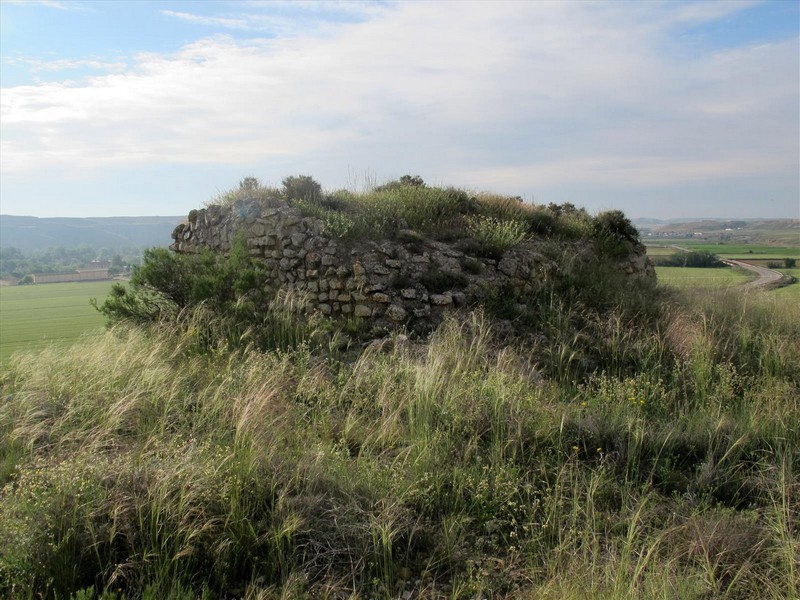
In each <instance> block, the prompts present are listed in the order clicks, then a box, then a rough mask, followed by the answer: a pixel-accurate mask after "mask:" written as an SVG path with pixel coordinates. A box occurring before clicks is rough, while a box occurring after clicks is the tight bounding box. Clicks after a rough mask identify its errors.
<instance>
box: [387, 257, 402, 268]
mask: <svg viewBox="0 0 800 600" xmlns="http://www.w3.org/2000/svg"><path fill="white" fill-rule="evenodd" d="M386 266H387V267H389V268H390V269H399V268H400V267H402V266H403V263H402V262H401V261H399V260H395V259H393V258H387V259H386Z"/></svg>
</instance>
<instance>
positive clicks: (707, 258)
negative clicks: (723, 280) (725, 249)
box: [654, 250, 726, 269]
mask: <svg viewBox="0 0 800 600" xmlns="http://www.w3.org/2000/svg"><path fill="white" fill-rule="evenodd" d="M654 262H655V264H656V265H659V266H663V267H693V268H706V269H718V268H721V267H725V266H726V265H725V263H724V262H722V261H721V260H720V259H719V257H718V256H717V255H716V254H712V253H711V252H708V251H706V250H692V251H690V252H675V253H673V254H671V255H670V256H663V257H656V258H655V259H654Z"/></svg>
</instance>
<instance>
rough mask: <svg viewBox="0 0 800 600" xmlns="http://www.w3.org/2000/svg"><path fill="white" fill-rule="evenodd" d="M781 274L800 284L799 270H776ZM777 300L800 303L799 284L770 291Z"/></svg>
mask: <svg viewBox="0 0 800 600" xmlns="http://www.w3.org/2000/svg"><path fill="white" fill-rule="evenodd" d="M778 270H779V271H780V272H781V273H785V274H786V275H791V276H792V277H794V278H795V279H796V280H797V281H798V282H800V269H778ZM770 293H771V294H774V295H775V297H777V298H786V299H790V298H791V299H793V300H796V301H800V283H793V284H791V285H786V286H784V287H780V288H777V289H775V290H772V291H770Z"/></svg>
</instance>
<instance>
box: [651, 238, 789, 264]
mask: <svg viewBox="0 0 800 600" xmlns="http://www.w3.org/2000/svg"><path fill="white" fill-rule="evenodd" d="M673 243H674V244H675V245H676V246H681V247H682V248H688V249H690V250H705V251H707V252H711V253H712V254H716V255H717V256H719V257H721V258H739V259H744V260H746V259H748V258H750V259H759V258H764V259H780V258H800V246H767V245H758V244H739V243H730V244H727V243H723V244H709V243H704V242H698V241H694V240H675V241H673V242H670V243H669V244H667V243H664V244H659V245H658V246H656V245H651V246H648V247H647V253H648V254H650V255H651V256H655V255H660V254H672V253H673V252H677V250H676V249H675V248H667V247H665V246H668V245H670V244H673Z"/></svg>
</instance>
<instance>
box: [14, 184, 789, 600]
mask: <svg viewBox="0 0 800 600" xmlns="http://www.w3.org/2000/svg"><path fill="white" fill-rule="evenodd" d="M256 189H258V186H256ZM282 194H283V193H282V192H281V195H282ZM384 200H385V201H386V203H385V204H384V203H383V201H384ZM291 202H292V203H293V204H294V205H295V206H298V207H301V208H302V210H304V211H316V213H315V214H318V215H320V217H319V218H321V219H323V222H324V223H326V221H325V218H328V219H330V223H335V222H336V221H335V219H337V218H339V217H334V216H333V215H340V216H341V217H346V218H347V219H349V221H342V223H347V224H348V225H347V227H344V226H342V229H343V230H344V229H346V231H344V232H343V236H345V237H346V236H352V235H356V234H355V233H354V232H358V235H361V234H362V233H363V232H365V231H366V232H369V233H371V234H375V235H377V234H378V233H381V234H382V235H391V236H406V237H407V238H408V239H409V240H411V242H410V243H413V240H415V239H420V238H421V237H422V236H424V235H428V233H429V232H430V231H434V230H435V228H434V221H436V222H441V221H442V220H447V219H450V220H451V221H449V222H450V223H451V225H452V227H453V228H460V229H458V231H461V232H462V233H463V234H464V235H465V236H469V239H472V240H473V243H479V242H477V239H476V238H477V237H478V236H479V235H481V234H476V233H475V232H474V231H473V232H471V231H470V229H469V228H470V227H472V226H473V225H471V223H473V222H477V223H484V225H480V227H485V228H486V229H488V230H491V231H493V229H492V228H495V227H501V228H503V227H507V228H509V229H510V230H511V233H512V234H513V235H511V234H509V237H504V236H506V234H507V233H508V232H503V233H501V234H500V233H492V236H499V237H500V238H501V239H502V240H506V242H507V246H506V247H513V245H514V244H516V243H521V242H522V238H520V237H519V236H522V237H527V236H533V235H535V232H536V227H538V226H540V225H543V224H548V225H547V226H548V228H549V230H550V231H551V236H552V239H551V240H550V242H548V243H545V244H543V245H542V247H541V252H542V253H543V254H545V255H546V258H547V259H548V260H552V261H553V262H554V264H555V267H554V269H553V271H552V273H551V274H548V275H547V276H544V275H543V276H542V277H540V278H538V279H536V280H535V282H534V283H533V284H532V285H531V289H530V292H529V293H526V294H524V295H523V294H520V293H519V292H514V291H513V290H512V289H510V288H509V289H505V288H496V289H494V290H493V292H494V294H493V295H492V296H491V297H490V298H489V299H488V301H487V302H486V303H485V305H484V306H481V307H472V308H471V309H469V310H463V311H461V312H457V311H453V312H451V313H449V316H447V317H446V318H445V319H444V321H443V323H442V324H441V325H440V326H439V327H438V329H436V330H435V331H434V332H432V333H431V334H430V336H428V337H424V338H422V337H418V338H415V337H414V336H413V335H411V334H408V335H406V334H402V333H400V332H394V333H392V334H391V335H389V336H388V337H387V338H386V339H383V340H380V341H378V342H376V343H369V344H365V345H364V346H361V345H355V344H351V345H349V346H348V344H347V342H346V340H347V337H348V336H347V332H348V331H350V332H351V333H352V332H353V331H354V330H357V329H358V327H359V322H358V320H357V319H352V320H351V321H349V322H347V323H342V322H339V323H335V322H333V321H326V320H324V319H321V318H315V319H316V320H315V319H311V320H309V319H308V318H307V316H305V311H304V306H305V305H304V302H303V298H302V297H299V296H294V295H291V294H283V293H281V294H278V295H273V294H269V293H266V292H265V291H264V289H263V286H260V285H259V269H260V268H261V267H260V266H259V264H258V263H257V261H254V260H252V259H251V258H250V255H249V254H248V252H247V249H246V248H245V247H244V246H243V245H237V246H236V247H234V248H233V250H232V251H231V253H230V255H229V256H226V257H222V256H215V255H210V254H201V255H197V256H181V255H173V254H169V253H166V252H162V251H156V250H153V251H149V252H148V253H147V254H146V256H145V261H144V264H143V265H142V266H141V267H140V268H139V269H138V270H136V272H135V273H134V275H133V277H132V284H131V287H130V289H128V290H122V289H121V288H116V289H115V291H114V292H113V293H112V295H111V296H110V297H109V298H108V299H107V300H106V302H105V304H104V305H103V306H102V307H101V309H102V310H103V311H104V312H105V313H106V314H107V315H108V316H109V317H111V318H112V320H113V321H114V322H115V324H114V325H113V327H112V328H111V329H110V330H109V331H107V332H106V333H105V335H103V336H102V337H99V338H95V339H88V338H87V339H84V340H82V341H81V342H80V343H78V344H76V345H75V346H73V347H71V348H70V349H67V350H65V349H58V350H56V349H49V350H45V351H43V352H39V353H28V354H18V355H16V356H15V357H13V358H12V359H11V361H10V362H9V364H8V367H7V368H6V369H5V370H4V371H3V372H2V375H0V398H2V399H1V400H0V487H1V488H2V492H1V493H0V596H3V597H9V598H31V597H52V598H76V599H77V598H105V599H111V598H113V599H115V600H122V599H127V598H139V597H144V598H153V599H155V598H159V599H161V598H167V599H183V598H202V597H205V598H216V597H236V598H249V599H256V598H317V597H319V598H339V597H343V598H344V597H352V598H385V599H387V600H388V599H390V598H414V597H418V598H434V599H436V598H441V599H445V598H449V599H471V598H476V597H478V598H509V599H510V598H574V599H578V598H619V599H623V598H651V597H652V598H687V599H690V600H701V599H705V598H730V599H735V598H747V599H750V598H758V599H762V598H763V599H774V600H777V599H779V598H795V597H797V590H798V589H800V569H798V564H797V556H798V553H799V552H800V542H798V535H797V533H798V530H800V521H798V519H799V518H800V500H799V499H798V489H800V477H799V476H798V473H800V428H798V425H797V424H798V423H800V405H798V402H797V397H798V394H800V345H798V343H797V340H798V339H800V305H797V304H795V303H780V302H778V301H776V300H775V299H774V298H773V297H772V296H769V295H767V294H765V293H751V294H747V293H742V292H741V291H738V290H729V291H726V292H710V291H706V290H702V291H699V292H692V291H691V290H689V291H684V292H677V291H673V290H664V289H661V288H659V287H657V286H654V285H652V284H647V283H646V282H634V281H629V280H626V279H625V277H624V275H622V274H620V272H619V270H618V269H616V270H615V269H614V268H613V265H614V262H615V260H616V259H617V256H618V253H619V252H621V250H620V248H622V246H623V245H625V244H634V243H636V234H635V229H633V228H632V226H630V223H629V222H628V221H627V219H626V218H625V217H624V215H621V214H610V215H609V214H607V215H605V216H602V215H601V217H598V218H597V219H592V218H591V217H589V216H588V215H586V214H585V212H583V211H580V210H578V209H575V208H574V207H571V208H570V206H569V205H562V206H561V207H548V208H542V207H539V208H530V207H528V206H527V205H524V204H521V203H519V202H517V201H516V200H514V203H515V204H516V205H518V206H515V205H514V204H512V203H511V202H506V201H505V200H503V199H497V198H495V199H491V200H487V198H486V197H483V198H481V197H477V196H470V195H467V194H461V193H454V192H452V191H446V190H440V189H438V188H432V187H428V186H423V185H408V184H404V185H402V186H398V187H395V188H392V189H389V190H386V191H382V192H371V193H368V194H363V195H354V194H351V193H349V192H337V193H335V194H331V195H327V196H324V197H323V198H317V199H314V198H312V197H304V198H301V199H299V200H291ZM326 203H328V204H327V205H326ZM332 206H335V208H332ZM303 207H305V208H303ZM356 208H357V209H358V210H356ZM361 211H365V212H366V213H367V214H369V215H370V216H371V217H373V218H374V219H373V220H370V219H367V218H366V217H364V216H363V214H364V213H363V212H361ZM545 215H546V216H545ZM401 221H402V223H401ZM486 222H490V223H491V225H485V223H486ZM401 225H402V226H401ZM332 227H335V226H334V225H332ZM577 232H582V233H580V234H578V233H577ZM572 235H581V236H583V235H588V236H591V239H592V244H597V245H598V246H599V247H600V248H599V250H601V252H600V254H599V256H598V258H597V260H595V261H592V262H588V263H587V262H582V261H578V260H575V257H574V255H573V254H572V253H571V252H570V251H568V250H565V248H569V246H568V245H564V244H563V243H561V241H563V238H561V236H572ZM492 236H490V237H492ZM518 238H519V239H518ZM492 239H496V237H492ZM503 243H505V242H503ZM503 243H501V244H499V245H503ZM495 244H496V245H498V244H497V243H496V242H495ZM592 244H583V245H584V246H591V245H592ZM373 246H375V247H377V246H378V244H373ZM463 261H464V262H463V263H462V266H463V267H464V269H465V271H467V272H468V273H472V270H470V269H468V268H467V266H466V265H467V263H469V262H470V261H471V263H470V264H473V267H472V268H471V269H473V270H474V271H475V273H480V270H481V264H483V263H481V262H480V260H478V259H476V258H472V257H464V258H463ZM387 277H388V276H387ZM463 277H464V276H463V275H461V276H454V275H453V274H451V273H448V272H447V271H444V270H442V269H438V270H437V269H433V268H432V269H431V270H430V272H429V281H428V282H427V283H426V286H428V287H430V288H435V289H436V290H440V291H444V290H451V289H456V288H459V287H460V286H461V285H463V284H464V283H465V279H462V278H463ZM413 283H414V282H413V281H411V280H406V279H403V276H402V272H401V271H399V270H398V271H397V273H396V274H395V275H394V277H393V279H392V282H391V284H388V286H387V288H385V289H388V287H393V288H397V289H405V288H407V287H409V286H410V285H412V284H413ZM356 333H357V331H356ZM406 333H408V332H406Z"/></svg>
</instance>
